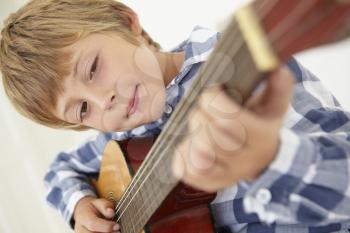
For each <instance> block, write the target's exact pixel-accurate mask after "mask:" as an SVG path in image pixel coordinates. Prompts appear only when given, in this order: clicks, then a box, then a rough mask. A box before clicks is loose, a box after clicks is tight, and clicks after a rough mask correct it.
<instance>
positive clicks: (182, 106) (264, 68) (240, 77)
mask: <svg viewBox="0 0 350 233" xmlns="http://www.w3.org/2000/svg"><path fill="white" fill-rule="evenodd" d="M349 20H350V1H347V0H256V1H254V2H251V3H250V4H248V5H247V6H245V7H243V8H241V9H239V10H238V11H237V12H236V13H235V15H234V17H233V19H232V21H231V22H230V23H229V24H228V27H227V28H226V29H225V30H224V32H223V35H222V37H221V39H220V40H219V42H218V43H217V45H216V47H215V49H214V50H213V52H212V53H211V56H210V57H209V59H208V60H207V61H206V62H205V63H204V64H203V65H202V66H201V69H200V70H199V71H198V72H199V73H198V76H197V77H196V79H195V80H194V82H193V84H192V88H191V89H190V90H189V91H188V93H187V95H186V96H184V97H183V98H182V100H181V101H180V103H179V104H178V105H177V107H176V109H175V111H174V112H173V114H172V116H171V118H170V119H169V121H168V122H167V124H166V125H165V127H164V128H163V130H162V132H161V133H160V134H159V135H155V136H154V137H147V138H133V139H130V140H125V141H122V142H116V141H110V142H108V144H107V145H106V147H105V150H104V154H103V156H102V162H101V168H100V173H99V177H98V179H97V181H93V184H94V186H95V187H96V190H97V192H98V195H99V196H100V197H103V198H106V199H109V200H112V201H113V202H114V203H115V211H116V219H115V220H116V221H117V222H118V223H119V224H120V226H121V232H123V233H140V232H151V233H197V232H200V233H213V232H215V223H214V222H213V221H212V215H211V212H210V202H211V201H212V200H213V199H214V198H215V193H205V192H202V191H199V190H196V189H193V188H191V187H189V186H187V185H185V184H183V183H181V182H179V180H178V179H176V178H175V177H174V176H173V175H172V172H171V162H172V158H173V155H174V153H176V150H175V148H176V145H177V144H178V142H179V141H180V140H181V138H182V137H183V135H184V134H186V128H187V123H186V122H187V115H188V114H187V113H188V112H189V111H190V110H191V109H192V108H193V107H194V106H195V105H196V99H197V97H198V96H199V94H200V93H201V91H202V90H203V89H205V88H206V87H208V86H213V85H223V86H224V87H225V91H227V93H229V94H230V96H232V98H233V100H235V101H237V102H238V103H240V104H243V103H244V101H245V100H246V99H247V98H248V97H249V96H250V95H251V93H252V91H253V90H254V89H255V88H256V86H257V85H258V84H259V82H260V81H261V80H263V78H264V77H266V76H267V75H268V74H269V73H270V72H272V71H274V70H275V69H276V68H277V67H279V66H280V64H281V63H282V62H284V61H286V60H288V59H289V58H290V57H291V55H293V54H294V53H296V52H299V51H302V50H305V49H308V48H311V47H315V46H319V45H323V44H325V43H329V42H333V41H337V40H340V39H342V38H344V37H346V36H347V32H348V31H347V30H348V29H349Z"/></svg>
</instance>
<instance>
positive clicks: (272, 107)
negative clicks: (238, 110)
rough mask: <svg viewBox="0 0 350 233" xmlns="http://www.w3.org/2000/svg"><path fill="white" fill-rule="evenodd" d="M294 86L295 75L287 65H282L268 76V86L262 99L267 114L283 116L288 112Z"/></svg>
mask: <svg viewBox="0 0 350 233" xmlns="http://www.w3.org/2000/svg"><path fill="white" fill-rule="evenodd" d="M293 86H294V76H293V74H292V72H291V71H290V70H289V69H288V68H287V67H281V68H280V69H278V70H277V71H275V72H274V73H272V75H271V76H269V77H268V79H267V86H266V89H265V91H264V94H263V96H262V100H261V101H262V103H261V104H262V105H263V106H265V107H264V108H265V110H266V112H265V113H266V114H267V115H269V116H272V117H282V116H283V115H284V114H285V113H286V111H287V109H288V106H289V103H290V99H291V96H292V92H293Z"/></svg>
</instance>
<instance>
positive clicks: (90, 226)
mask: <svg viewBox="0 0 350 233" xmlns="http://www.w3.org/2000/svg"><path fill="white" fill-rule="evenodd" d="M83 226H84V227H85V228H86V229H87V230H89V231H92V232H106V233H107V232H108V233H109V232H112V231H117V230H119V229H120V226H119V224H117V223H116V222H114V221H110V220H106V219H103V218H99V217H98V216H96V215H92V216H90V217H89V220H88V221H84V224H83Z"/></svg>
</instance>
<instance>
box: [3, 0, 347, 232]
mask: <svg viewBox="0 0 350 233" xmlns="http://www.w3.org/2000/svg"><path fill="white" fill-rule="evenodd" d="M24 2H25V1H24V0H0V20H1V21H3V19H4V18H5V17H6V16H7V15H8V14H9V13H10V12H13V11H15V10H16V9H17V8H18V7H19V6H21V5H22V4H23V3H24ZM124 2H126V3H127V4H129V5H130V6H131V7H132V8H134V10H135V11H136V12H137V13H138V15H139V17H140V21H141V23H142V25H143V26H144V28H145V29H146V30H147V31H148V32H149V34H150V35H152V37H153V38H154V39H155V40H156V41H158V42H160V44H161V45H162V46H163V47H164V48H166V49H169V48H172V47H173V46H175V45H176V44H177V43H179V42H181V41H182V40H184V39H185V38H186V37H187V36H188V35H189V33H190V32H191V30H192V28H193V27H194V26H195V25H202V26H206V27H209V28H213V29H218V30H219V29H221V28H223V25H225V23H226V22H227V20H228V19H229V16H230V15H231V14H232V13H233V11H234V10H235V9H236V8H237V7H238V6H239V5H241V4H242V3H244V2H246V1H245V0H218V1H209V0H205V1H195V0H177V1H160V0H159V1H156V0H148V1H137V0H129V1H128V0H125V1H124ZM297 58H298V59H299V61H300V62H301V63H302V64H303V65H304V66H306V67H308V68H309V69H310V70H311V71H312V72H314V73H315V74H316V75H317V76H318V77H319V78H321V79H322V81H323V82H324V83H325V85H326V86H327V87H328V88H329V89H330V90H331V91H332V92H333V93H334V94H335V96H336V97H337V98H338V99H339V100H340V102H341V103H342V104H343V106H344V107H345V108H346V109H350V101H349V99H350V98H349V97H350V94H349V91H348V88H349V84H350V82H349V78H348V77H349V75H350V66H349V64H348V63H349V61H350V41H345V42H342V43H338V44H337V45H332V46H328V47H324V48H319V49H314V50H312V51H307V52H304V53H301V54H298V55H297ZM0 101H1V108H0V148H1V155H0V156H1V159H0V161H1V162H0V177H1V178H2V181H1V187H0V232H2V233H10V232H11V233H22V232H36V233H41V232H45V233H47V232H54V233H64V232H70V230H69V228H68V227H67V226H66V225H65V224H64V222H63V220H62V218H61V217H60V216H59V215H58V213H57V212H56V211H53V210H52V209H51V208H49V207H48V206H47V204H46V203H45V191H44V187H43V182H42V180H43V176H44V174H45V171H46V169H47V167H48V165H49V163H50V161H51V160H52V159H53V158H54V156H55V154H56V153H57V152H58V151H60V150H65V149H68V148H71V147H72V146H74V145H77V143H78V142H80V141H81V140H82V139H83V138H85V137H86V136H87V135H89V134H91V133H94V132H86V133H75V132H69V131H62V130H52V129H48V128H45V127H41V126H38V125H36V124H34V123H31V122H30V121H28V120H26V119H24V118H23V117H21V116H19V114H17V113H16V112H15V111H14V110H13V108H12V106H10V105H9V103H8V101H7V99H6V97H5V95H4V92H3V89H0Z"/></svg>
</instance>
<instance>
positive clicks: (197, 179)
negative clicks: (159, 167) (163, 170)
mask: <svg viewBox="0 0 350 233" xmlns="http://www.w3.org/2000/svg"><path fill="white" fill-rule="evenodd" d="M186 142H188V141H186ZM184 144H185V143H182V144H180V145H179V147H178V149H177V151H176V153H175V156H174V158H173V172H174V173H175V176H176V177H178V178H179V179H180V180H181V181H182V182H184V183H185V184H187V185H190V186H192V187H194V188H197V189H200V190H203V191H206V192H212V191H216V190H217V189H218V188H219V187H223V186H222V185H221V183H220V181H223V179H221V178H220V176H219V174H223V173H224V172H223V170H221V169H220V167H219V166H213V167H211V168H210V169H202V167H201V166H202V165H199V166H198V163H201V164H203V163H208V162H203V161H199V160H206V159H207V158H206V155H205V154H202V153H201V154H199V155H198V154H196V155H195V156H196V158H192V159H189V157H190V156H191V155H190V154H187V153H183V151H186V150H188V147H187V146H184ZM192 156H193V155H192ZM209 157H210V156H209ZM191 160H192V161H191ZM193 160H195V162H194V163H193ZM208 160H209V161H210V159H208ZM209 163H210V162H209ZM194 164H196V165H194ZM199 167H201V168H200V169H199Z"/></svg>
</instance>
